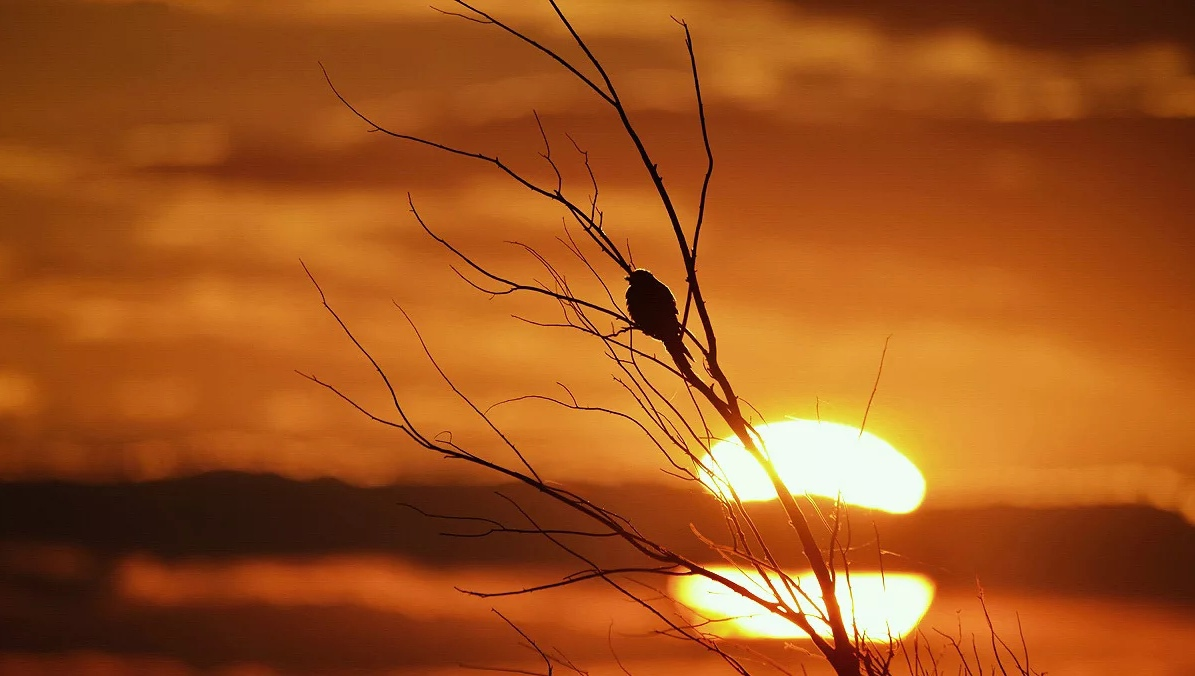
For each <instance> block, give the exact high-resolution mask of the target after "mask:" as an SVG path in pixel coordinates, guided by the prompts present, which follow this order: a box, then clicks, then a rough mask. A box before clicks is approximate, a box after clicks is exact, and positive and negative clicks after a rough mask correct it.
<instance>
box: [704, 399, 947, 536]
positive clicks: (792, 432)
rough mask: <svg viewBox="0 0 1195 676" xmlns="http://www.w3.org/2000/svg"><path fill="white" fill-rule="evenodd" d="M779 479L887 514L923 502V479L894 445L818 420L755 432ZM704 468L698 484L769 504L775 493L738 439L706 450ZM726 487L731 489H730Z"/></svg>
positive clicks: (799, 488)
mask: <svg viewBox="0 0 1195 676" xmlns="http://www.w3.org/2000/svg"><path fill="white" fill-rule="evenodd" d="M759 434H760V436H761V437H763V440H764V444H765V446H766V448H767V451H768V453H769V454H770V456H771V458H772V461H773V462H774V463H775V465H776V470H777V472H778V473H779V475H780V478H781V480H783V481H784V484H785V485H786V486H788V488H789V490H791V491H792V492H793V493H794V494H797V495H800V494H802V493H809V494H811V495H819V496H822V497H827V498H836V497H838V496H839V495H841V496H842V499H843V501H844V502H847V503H849V504H853V505H859V506H861V507H870V508H872V509H879V510H883V511H885V512H893V513H896V514H904V513H907V512H911V511H913V510H914V509H917V506H918V505H920V504H921V501H922V500H923V499H924V498H925V478H924V477H923V476H921V472H920V471H919V470H918V469H917V467H916V466H915V465H914V464H913V463H912V462H910V461H909V459H908V458H906V457H905V456H903V455H901V453H900V451H897V450H896V449H895V448H893V447H892V444H889V443H888V442H886V441H884V440H883V439H881V438H879V437H877V436H876V435H874V434H872V433H871V432H866V431H865V432H863V433H862V434H860V433H859V430H858V428H854V427H850V426H848V425H842V424H839V423H832V422H819V421H816V420H800V419H796V420H786V421H784V422H778V423H773V424H771V425H766V426H764V427H761V428H759ZM702 464H703V465H704V466H705V467H706V468H708V469H709V472H703V473H702V475H703V476H702V482H703V483H705V485H706V486H708V487H709V488H710V489H711V490H713V491H714V492H716V493H719V494H723V495H729V486H733V487H734V490H735V492H737V493H738V496H739V498H740V499H741V500H744V501H754V500H772V499H774V498H775V497H776V491H775V490H774V489H773V488H772V483H771V482H770V481H769V480H768V477H767V474H766V473H764V471H763V469H762V468H761V467H760V466H759V464H758V463H757V462H755V459H754V458H752V457H751V455H750V454H749V453H748V452H747V451H746V449H744V448H743V446H742V444H740V443H739V442H738V440H737V439H733V440H727V441H720V442H718V443H717V444H714V445H713V447H711V448H710V452H709V454H708V455H706V457H705V458H704V459H703V461H702ZM728 484H729V486H728Z"/></svg>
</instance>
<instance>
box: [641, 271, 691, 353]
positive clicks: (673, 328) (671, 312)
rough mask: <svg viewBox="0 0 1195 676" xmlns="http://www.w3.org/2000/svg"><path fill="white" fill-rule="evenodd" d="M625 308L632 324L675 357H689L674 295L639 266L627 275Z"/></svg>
mask: <svg viewBox="0 0 1195 676" xmlns="http://www.w3.org/2000/svg"><path fill="white" fill-rule="evenodd" d="M627 282H629V284H630V285H629V286H628V287H627V312H628V313H630V315H631V320H632V321H633V322H634V323H635V328H637V329H639V330H640V331H642V332H643V333H645V334H646V335H648V336H650V337H652V338H655V339H656V340H658V341H660V342H661V343H663V344H664V348H665V349H667V350H668V353H669V354H670V355H672V357H673V359H675V360H677V361H685V360H687V359H689V358H690V355H689V350H688V349H687V348H686V347H685V346H684V343H683V339H684V333H683V331H682V329H681V325H680V320H679V319H677V310H676V297H674V296H673V295H672V291H670V290H669V289H668V286H667V285H666V284H664V283H663V282H661V281H660V280H658V279H656V277H655V275H653V274H651V272H650V271H648V270H644V269H642V268H639V269H637V270H635V271H634V272H632V273H631V274H630V275H629V276H628V277H627Z"/></svg>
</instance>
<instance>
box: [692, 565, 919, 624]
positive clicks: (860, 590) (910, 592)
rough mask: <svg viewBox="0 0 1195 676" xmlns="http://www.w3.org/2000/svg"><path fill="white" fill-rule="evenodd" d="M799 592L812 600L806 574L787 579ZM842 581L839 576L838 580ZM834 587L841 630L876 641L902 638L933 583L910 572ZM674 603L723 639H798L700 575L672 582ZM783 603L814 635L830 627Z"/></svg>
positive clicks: (867, 576) (758, 585) (755, 582)
mask: <svg viewBox="0 0 1195 676" xmlns="http://www.w3.org/2000/svg"><path fill="white" fill-rule="evenodd" d="M712 570H714V571H716V572H718V573H719V574H721V575H724V576H726V577H727V578H729V579H731V580H733V581H735V582H737V583H739V584H741V585H743V586H745V587H747V588H749V589H752V590H754V591H755V592H757V593H758V594H759V595H760V596H762V597H764V598H769V597H770V598H773V599H774V598H776V596H775V594H773V593H771V592H770V591H769V589H768V588H767V587H766V586H765V585H764V584H763V583H762V582H761V581H760V580H759V579H758V576H757V575H756V574H755V573H754V572H751V573H747V572H744V571H741V570H737V569H735V568H726V567H714V568H713V569H712ZM792 577H793V578H794V580H796V582H797V584H798V585H800V587H801V588H802V589H805V590H807V591H809V592H810V596H813V597H814V598H817V597H818V596H820V594H819V593H818V592H817V591H816V590H817V582H816V580H815V578H814V577H813V573H812V572H805V573H801V574H798V575H793V576H792ZM843 577H845V576H843ZM843 577H840V578H839V580H840V584H839V585H838V586H837V588H836V590H835V596H836V597H838V603H839V605H840V606H841V607H842V610H843V613H844V615H846V618H847V626H848V627H850V626H854V627H855V628H856V629H858V631H859V633H860V635H862V636H864V637H867V638H870V639H872V640H877V641H886V640H888V637H889V636H891V637H892V638H900V637H904V636H906V635H908V634H909V633H910V632H911V631H913V629H914V628H916V627H917V623H918V622H920V621H921V618H922V617H923V616H924V615H925V611H926V610H928V609H929V605H930V602H931V601H932V600H933V597H934V583H933V582H932V581H931V580H930V579H929V578H927V577H925V576H924V575H919V574H916V573H888V574H886V575H883V576H881V575H880V574H879V573H852V574H851V582H850V587H849V588H848V587H847V585H845V584H841V580H842V579H843ZM672 591H673V594H674V595H675V596H676V599H677V600H678V601H680V602H681V603H683V604H684V605H685V606H686V607H687V608H689V609H690V610H692V611H693V612H694V613H696V614H697V616H698V617H699V618H700V620H701V621H702V622H705V621H709V624H708V625H706V626H708V627H710V629H711V630H712V631H713V633H715V634H717V635H719V636H722V637H723V638H733V637H742V638H803V637H804V636H805V634H804V633H803V632H802V631H801V629H800V628H798V627H797V625H795V624H793V623H792V622H789V621H788V620H786V619H784V618H783V617H781V616H779V615H774V614H772V612H771V611H769V610H767V609H765V608H763V607H762V606H760V605H758V604H756V603H755V602H754V601H751V600H748V599H745V598H743V597H742V596H739V595H738V594H736V593H735V592H733V591H731V590H729V589H727V588H725V587H723V586H722V585H720V584H718V583H716V582H712V581H710V580H709V579H707V578H704V577H697V576H693V577H684V578H679V579H677V580H676V581H674V582H673V585H672ZM785 596H786V597H787V599H786V600H787V601H788V604H789V605H790V606H791V607H794V608H800V609H801V610H804V611H805V612H806V613H808V614H809V615H810V617H809V621H810V623H811V624H813V626H814V628H815V629H816V630H817V633H818V634H820V635H822V636H824V637H826V638H829V637H830V636H831V633H830V627H829V625H827V624H826V623H825V622H823V621H821V620H819V619H817V618H816V617H814V616H815V615H817V614H818V613H819V612H820V611H819V609H816V608H813V607H811V606H810V604H809V602H808V601H807V600H805V599H800V600H798V599H797V598H796V597H794V596H792V595H789V594H785Z"/></svg>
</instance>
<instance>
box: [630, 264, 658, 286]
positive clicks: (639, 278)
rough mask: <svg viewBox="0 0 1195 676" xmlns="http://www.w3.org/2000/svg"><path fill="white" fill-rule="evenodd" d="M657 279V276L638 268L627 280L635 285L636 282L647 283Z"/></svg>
mask: <svg viewBox="0 0 1195 676" xmlns="http://www.w3.org/2000/svg"><path fill="white" fill-rule="evenodd" d="M655 278H656V277H655V275H653V274H651V271H650V270H644V269H643V268H636V269H635V270H634V271H632V272H631V274H629V275H627V278H626V279H627V281H628V282H630V283H631V284H634V283H635V282H646V281H647V280H649V279H655Z"/></svg>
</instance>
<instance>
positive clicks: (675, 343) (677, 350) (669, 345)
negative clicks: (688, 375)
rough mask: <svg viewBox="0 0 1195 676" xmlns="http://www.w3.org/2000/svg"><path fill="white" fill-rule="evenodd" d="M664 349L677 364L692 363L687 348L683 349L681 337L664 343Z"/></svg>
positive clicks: (683, 344)
mask: <svg viewBox="0 0 1195 676" xmlns="http://www.w3.org/2000/svg"><path fill="white" fill-rule="evenodd" d="M664 349H666V350H668V354H670V355H672V359H673V360H674V361H675V362H676V363H678V364H681V363H683V364H686V365H687V364H689V363H691V362H692V361H693V354H692V353H691V352H689V348H687V347H685V343H684V339H683V338H682V337H681V336H677V337H676V338H674V339H673V340H669V341H667V342H665V343H664Z"/></svg>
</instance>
